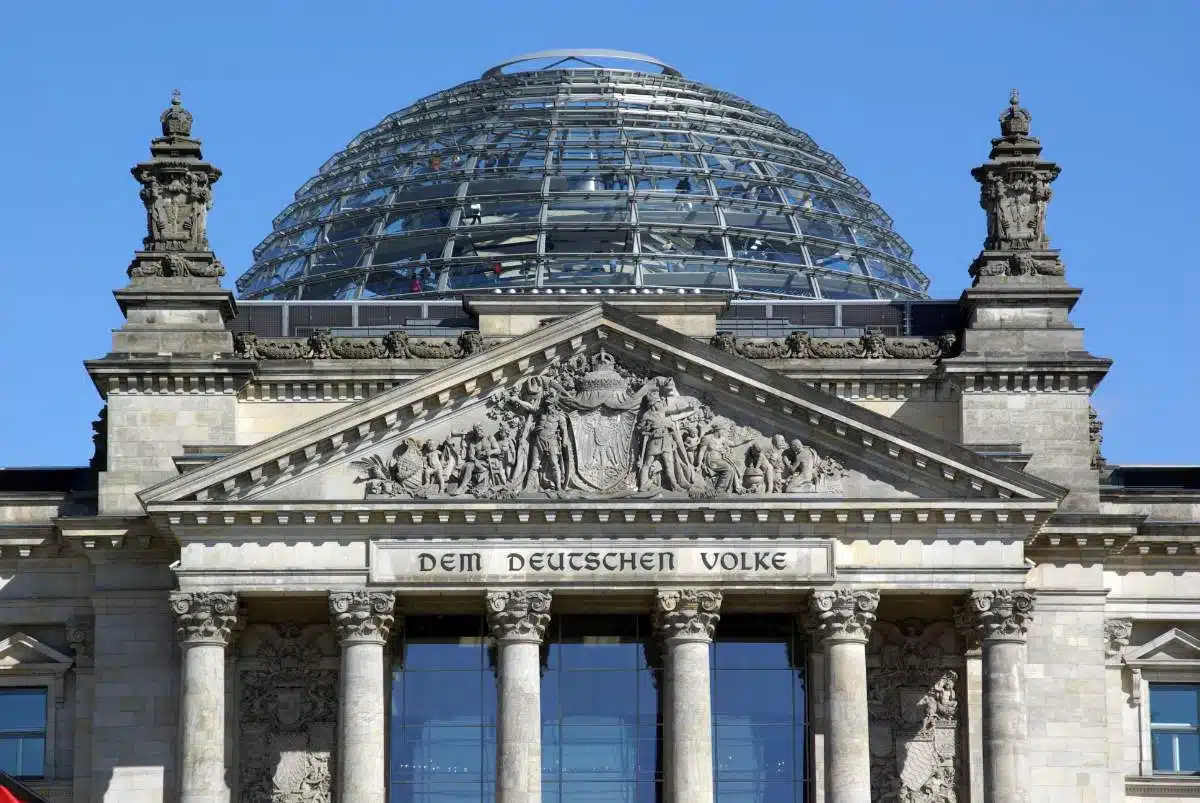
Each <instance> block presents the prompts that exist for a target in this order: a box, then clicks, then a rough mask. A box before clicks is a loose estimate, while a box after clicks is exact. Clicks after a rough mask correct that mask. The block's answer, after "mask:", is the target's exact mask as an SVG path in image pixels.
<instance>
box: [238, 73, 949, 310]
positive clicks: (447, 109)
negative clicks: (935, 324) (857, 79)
mask: <svg viewBox="0 0 1200 803" xmlns="http://www.w3.org/2000/svg"><path fill="white" fill-rule="evenodd" d="M614 65H615V66H614ZM891 222H892V221H891V218H889V217H888V215H887V213H885V212H884V211H883V210H882V209H881V208H880V207H879V206H878V205H877V204H876V203H875V202H873V201H872V200H871V199H870V193H868V191H867V189H866V187H864V186H863V185H862V183H861V182H859V181H858V180H857V179H855V178H853V177H851V176H849V175H847V174H846V171H845V169H844V168H843V167H842V164H841V163H840V162H839V161H838V160H837V159H836V158H834V157H833V156H832V155H831V154H829V153H827V152H825V151H823V150H821V149H820V148H818V147H817V145H816V144H815V143H814V142H813V140H812V138H810V137H809V136H808V135H807V134H805V133H803V132H802V131H798V130H796V129H794V128H790V127H789V126H788V125H787V124H786V123H785V122H784V121H783V120H782V119H781V118H780V117H779V116H777V115H775V114H772V113H771V112H768V111H766V110H764V109H761V108H758V107H757V106H754V105H753V104H751V103H749V102H747V101H745V100H743V99H741V98H739V97H736V96H734V95H731V94H729V93H727V92H721V91H718V90H715V89H712V88H710V87H707V86H704V85H703V84H698V83H695V82H693V81H689V80H686V79H685V78H683V77H682V76H681V75H680V74H679V72H678V71H677V70H675V69H674V68H672V67H670V66H669V65H666V64H663V63H662V62H659V61H656V60H654V59H651V58H649V57H646V56H639V55H637V54H632V53H619V52H613V51H550V52H545V53H539V54H533V55H532V56H527V57H522V58H519V59H515V60H514V61H512V62H507V63H505V64H503V65H500V66H498V67H493V68H492V69H490V70H488V71H487V72H486V73H484V75H483V77H482V78H480V79H479V80H476V81H470V82H468V83H465V84H461V85H459V86H456V87H454V88H452V89H448V90H445V91H443V92H438V93H437V94H434V95H430V96H429V97H426V98H424V99H422V100H419V101H417V102H416V103H414V104H413V105H411V106H409V107H408V108H406V109H403V110H401V111H398V112H395V113H393V114H390V115H388V116H387V117H386V118H384V120H383V121H382V122H381V123H380V124H379V125H377V126H375V127H374V128H372V129H370V130H369V131H365V132H363V133H362V134H359V135H358V136H357V137H355V138H354V139H353V140H352V141H351V142H350V144H349V145H348V146H347V147H346V149H345V150H343V151H341V152H340V153H338V154H336V155H335V156H333V157H332V158H331V159H329V161H327V162H326V163H325V164H324V165H323V166H322V167H321V169H320V171H319V172H318V173H317V175H316V176H314V177H313V178H312V179H310V180H309V181H308V182H307V183H306V184H305V185H304V186H303V187H301V188H300V190H299V191H298V192H297V193H296V200H295V201H294V202H293V203H292V204H291V205H290V206H288V207H287V208H286V209H285V210H284V211H283V212H282V213H281V214H280V215H279V216H278V217H276V218H275V221H274V227H273V230H272V232H271V234H270V235H269V236H268V237H267V238H266V239H265V240H263V242H262V243H261V244H260V245H259V246H258V247H257V248H255V249H254V258H255V263H254V265H253V266H252V267H251V268H250V269H249V270H248V271H247V272H246V273H245V274H243V275H242V276H241V277H240V278H239V279H238V281H237V289H238V291H239V293H240V295H241V297H242V298H248V299H269V300H288V299H301V300H312V299H324V300H333V299H359V298H376V297H381V298H382V297H388V298H391V297H397V296H419V295H430V294H440V295H445V294H454V293H458V292H463V291H469V290H490V289H498V288H533V287H541V288H589V287H598V288H613V289H616V290H618V291H621V290H622V289H631V288H634V287H651V288H664V289H669V290H671V291H676V290H678V289H685V290H703V291H718V292H728V293H737V294H739V295H741V296H743V297H745V296H785V297H801V298H805V297H807V298H833V299H857V298H864V299H869V298H923V297H925V295H924V293H925V289H926V288H927V287H928V284H929V280H928V279H927V278H926V277H925V275H924V274H923V273H921V271H920V270H919V269H917V267H916V266H915V265H913V264H912V262H911V261H910V256H911V254H912V249H911V248H909V246H908V244H907V243H905V242H904V240H903V239H902V238H901V237H900V236H899V235H898V234H896V233H895V232H894V231H893V230H892V228H891Z"/></svg>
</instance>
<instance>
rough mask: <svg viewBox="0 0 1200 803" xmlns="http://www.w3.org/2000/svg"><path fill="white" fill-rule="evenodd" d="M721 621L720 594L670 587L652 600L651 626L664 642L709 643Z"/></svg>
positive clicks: (718, 592)
mask: <svg viewBox="0 0 1200 803" xmlns="http://www.w3.org/2000/svg"><path fill="white" fill-rule="evenodd" d="M720 620H721V592H720V591H700V590H696V589H690V588H673V589H667V590H664V591H659V592H658V593H657V594H656V595H655V597H654V627H655V629H656V630H657V631H658V633H659V635H661V636H662V638H663V639H665V640H670V639H676V640H682V641H712V637H713V632H714V631H715V629H716V627H717V622H719V621H720Z"/></svg>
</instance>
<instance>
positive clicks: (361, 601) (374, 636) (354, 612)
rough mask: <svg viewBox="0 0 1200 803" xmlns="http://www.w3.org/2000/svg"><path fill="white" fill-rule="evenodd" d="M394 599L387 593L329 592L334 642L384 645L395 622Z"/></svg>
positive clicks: (393, 596) (391, 594)
mask: <svg viewBox="0 0 1200 803" xmlns="http://www.w3.org/2000/svg"><path fill="white" fill-rule="evenodd" d="M395 606H396V595H395V594H393V593H392V592H390V591H331V592H329V614H330V616H331V617H333V629H334V631H335V632H336V633H337V637H338V641H340V642H343V643H351V644H353V643H358V644H384V643H386V642H387V640H388V636H390V635H391V632H392V623H393V622H394V621H395V618H396V617H395V616H394V614H393V611H394V609H395Z"/></svg>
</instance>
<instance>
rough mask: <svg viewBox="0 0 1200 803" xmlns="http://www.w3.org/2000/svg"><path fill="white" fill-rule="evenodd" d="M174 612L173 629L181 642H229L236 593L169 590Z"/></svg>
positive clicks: (235, 606)
mask: <svg viewBox="0 0 1200 803" xmlns="http://www.w3.org/2000/svg"><path fill="white" fill-rule="evenodd" d="M171 611H172V613H174V614H175V633H176V635H177V636H178V637H179V641H180V643H182V644H220V645H222V646H224V645H227V644H228V643H229V638H230V636H231V635H232V633H233V628H234V625H235V624H236V623H237V611H238V606H237V597H236V596H235V595H234V594H225V593H218V592H194V593H189V592H182V591H176V592H172V594H171Z"/></svg>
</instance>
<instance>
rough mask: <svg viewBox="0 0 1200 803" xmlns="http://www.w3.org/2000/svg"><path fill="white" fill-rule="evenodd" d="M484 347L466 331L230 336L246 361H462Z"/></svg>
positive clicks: (243, 334)
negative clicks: (434, 336) (443, 336)
mask: <svg viewBox="0 0 1200 803" xmlns="http://www.w3.org/2000/svg"><path fill="white" fill-rule="evenodd" d="M483 350H484V344H483V338H482V337H481V336H480V334H479V332H476V331H467V332H463V333H462V334H460V335H459V336H458V339H457V340H456V341H455V342H453V343H451V342H449V341H442V342H436V343H435V342H429V341H424V340H410V339H409V337H408V334H407V333H405V332H399V331H396V332H388V333H387V334H386V335H384V336H383V337H382V338H380V339H379V340H371V339H366V338H349V337H339V338H335V337H333V336H332V335H331V334H330V332H329V330H327V329H318V330H317V331H315V332H313V333H312V334H311V335H309V336H308V337H307V338H304V339H297V338H272V339H263V340H260V339H259V338H258V336H257V335H255V334H254V333H252V332H237V333H235V334H234V336H233V353H234V354H235V355H236V356H238V357H242V358H244V359H247V360H376V359H381V360H382V359H387V360H411V359H420V360H461V359H465V358H466V357H470V356H472V355H473V354H478V353H479V352H481V351H483Z"/></svg>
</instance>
